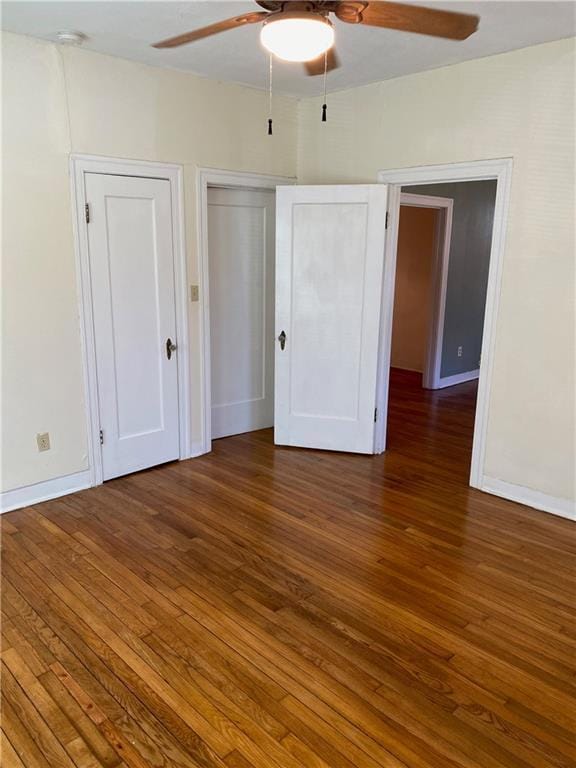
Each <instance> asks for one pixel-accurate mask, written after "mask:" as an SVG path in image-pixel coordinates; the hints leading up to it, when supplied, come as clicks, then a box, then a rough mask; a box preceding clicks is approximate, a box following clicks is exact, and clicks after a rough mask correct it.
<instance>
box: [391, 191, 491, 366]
mask: <svg viewBox="0 0 576 768" xmlns="http://www.w3.org/2000/svg"><path fill="white" fill-rule="evenodd" d="M402 191H403V192H410V193H411V194H416V195H418V194H419V195H435V196H437V197H451V198H452V199H453V200H454V217H453V221H452V241H451V245H450V263H449V267H448V286H447V291H446V314H445V317H444V338H443V344H442V365H441V375H442V377H445V376H454V375H455V374H458V373H465V372H466V371H473V370H475V369H476V368H478V363H479V360H480V351H481V347H482V327H483V323H484V306H485V304H486V286H487V284H488V266H489V262H490V247H491V243H492V224H493V221H494V203H495V201H496V182H495V181H465V182H458V183H454V184H426V185H421V186H416V187H403V188H402ZM459 346H461V347H462V357H458V347H459Z"/></svg>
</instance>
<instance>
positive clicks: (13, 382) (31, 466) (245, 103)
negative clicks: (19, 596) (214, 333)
mask: <svg viewBox="0 0 576 768" xmlns="http://www.w3.org/2000/svg"><path fill="white" fill-rule="evenodd" d="M2 62H3V94H2V97H3V118H4V119H3V128H4V131H3V145H2V157H3V169H2V187H3V242H2V250H3V264H2V299H3V318H2V319H3V349H2V353H3V359H2V374H3V381H2V406H3V412H2V418H3V423H2V439H3V440H2V442H3V455H2V489H3V490H8V489H11V488H16V487H20V486H24V485H29V484H32V483H37V482H40V481H43V480H48V479H51V478H54V477H58V476H60V475H66V474H72V473H74V472H78V471H80V470H83V469H85V468H86V467H87V446H86V426H85V423H86V419H85V411H84V395H83V381H82V367H81V351H80V335H79V321H78V301H77V294H76V273H75V260H74V249H73V239H72V219H71V206H70V188H69V178H68V157H69V153H70V152H80V153H87V154H99V155H109V156H114V157H124V158H138V159H144V160H158V161H166V162H174V163H179V164H182V165H183V166H184V185H185V207H186V237H187V250H188V263H189V280H190V282H191V283H194V282H197V281H198V263H197V254H196V231H195V226H196V199H195V182H196V167H197V166H208V167H218V168H225V169H230V170H247V171H255V172H261V173H271V174H279V175H287V176H291V175H295V172H296V119H297V104H296V101H295V100H293V99H288V98H277V99H275V121H274V128H275V134H274V136H273V137H268V136H267V135H266V128H267V124H266V117H267V114H266V109H267V99H266V95H265V94H263V93H261V92H258V91H255V90H252V89H248V88H242V87H239V86H235V85H229V84H223V83H219V82H216V81H211V80H206V79H202V78H198V77H195V76H193V75H189V74H184V73H180V72H176V71H172V70H167V69H159V68H155V67H146V66H144V65H140V64H135V63H132V62H128V61H123V60H121V59H117V58H111V57H107V56H101V55H98V54H94V53H90V52H88V51H82V50H77V49H69V48H61V47H57V46H54V45H51V44H48V43H44V42H40V41H37V40H33V39H32V38H26V37H22V36H19V35H12V34H4V35H2ZM197 312H198V305H197V304H194V305H190V324H191V333H190V344H191V385H192V393H193V395H192V439H193V440H199V439H200V436H201V435H200V411H199V399H198V396H197V394H195V393H197V392H198V391H199V387H200V381H199V363H200V360H199V337H198V315H197ZM44 431H49V432H50V436H51V441H52V450H50V451H48V452H46V453H38V451H37V449H36V433H37V432H44Z"/></svg>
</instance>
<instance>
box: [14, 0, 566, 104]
mask: <svg viewBox="0 0 576 768" xmlns="http://www.w3.org/2000/svg"><path fill="white" fill-rule="evenodd" d="M417 4H420V5H427V6H429V7H434V8H445V9H448V10H456V11H464V12H466V13H475V14H477V15H479V16H480V19H481V20H480V28H479V30H478V31H477V32H476V33H475V34H474V35H472V37H470V38H469V39H468V40H465V41H463V42H453V41H449V40H440V39H438V38H433V37H426V36H424V35H414V34H410V33H407V32H397V31H392V30H387V29H374V28H370V27H361V26H354V25H352V24H343V23H341V22H339V21H337V20H335V27H336V41H337V49H338V53H339V56H340V59H341V62H342V67H341V68H340V69H338V70H336V71H334V72H332V73H330V74H329V76H328V90H330V91H337V90H342V89H344V88H351V87H354V86H358V85H364V84H366V83H370V82H375V81H378V80H386V79H389V78H393V77H399V76H400V75H406V74H410V73H412V72H421V71H423V70H426V69H435V68H436V67H442V66H445V65H447V64H455V63H457V62H460V61H466V60H467V59H476V58H481V57H483V56H490V55H492V54H495V53H501V52H504V51H510V50H514V49H516V48H524V47H526V46H529V45H536V44H537V43H544V42H548V41H550V40H558V39H561V38H565V37H571V36H573V35H576V20H575V17H576V5H575V4H574V3H573V2H554V1H550V0H549V1H545V2H537V1H535V2H525V1H524V0H503V1H502V2H500V1H497V2H493V1H492V0H483V1H482V2H450V1H449V0H448V1H444V2H426V0H420V2H419V3H417ZM257 9H258V6H256V4H255V3H253V2H244V0H238V2H220V0H204V2H187V3H184V2H172V0H156V2H138V1H132V2H125V1H124V0H116V1H111V0H109V2H100V1H99V0H93V1H90V2H78V0H65V1H63V2H52V1H51V0H46V1H45V2H38V1H36V0H19V1H18V2H15V1H14V0H8V2H3V3H2V20H1V27H2V29H5V30H8V31H11V32H18V33H21V34H25V35H32V36H34V37H40V38H43V39H46V40H55V39H56V32H58V31H59V30H78V31H80V32H83V33H84V34H86V35H87V36H88V40H87V41H86V43H85V44H84V47H85V48H88V49H90V50H93V51H99V52H101V53H106V54H110V55H112V56H120V57H122V58H125V59H133V60H134V61H140V62H144V63H146V64H152V65H155V66H161V67H173V68H176V69H182V70H186V71H189V72H194V73H196V74H198V75H202V76H204V77H210V78H214V79H217V80H228V81H233V82H238V83H243V84H245V85H248V86H252V87H255V88H265V87H266V78H267V60H266V56H265V54H264V50H263V48H262V47H261V45H260V42H259V39H258V34H259V29H260V25H259V24H255V25H251V26H247V27H244V28H241V29H236V30H233V31H230V32H225V33H223V34H220V35H216V36H214V37H210V38H207V39H205V40H201V41H198V42H195V43H191V44H190V45H186V46H183V47H182V48H177V49H172V50H162V51H160V50H156V49H154V48H151V47H150V44H151V43H153V42H155V41H157V40H161V39H163V38H165V37H170V36H172V35H176V34H179V33H181V32H186V31H188V30H191V29H195V28H196V27H201V26H204V25H206V24H210V23H212V22H214V21H217V20H220V19H225V18H228V17H230V16H235V15H238V14H239V13H243V12H244V11H245V10H257ZM332 18H333V17H332ZM274 85H275V91H277V92H284V93H289V94H294V95H298V96H312V95H315V94H318V93H320V92H321V90H322V78H321V77H306V76H305V75H304V74H303V70H302V67H301V65H299V64H288V63H285V62H278V63H277V64H276V65H275V70H274Z"/></svg>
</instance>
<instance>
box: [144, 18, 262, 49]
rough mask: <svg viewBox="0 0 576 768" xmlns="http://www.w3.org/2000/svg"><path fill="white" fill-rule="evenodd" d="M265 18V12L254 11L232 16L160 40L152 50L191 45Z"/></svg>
mask: <svg viewBox="0 0 576 768" xmlns="http://www.w3.org/2000/svg"><path fill="white" fill-rule="evenodd" d="M267 16H268V14H267V13H266V12H265V11H256V12H255V13H245V14H244V15H243V16H234V17H233V18H232V19H226V20H225V21H217V22H216V23H215V24H210V25H209V26H208V27H202V28H201V29H195V30H193V31H192V32H185V33H184V34H183V35H177V36H176V37H169V38H168V39H167V40H161V41H160V42H159V43H154V45H153V46H152V48H176V47H178V46H179V45H185V44H186V43H193V42H194V41H195V40H202V38H204V37H210V35H217V34H218V33H219V32H226V31H227V30H229V29H236V27H243V26H244V25H245V24H256V23H257V22H258V21H263V20H264V19H265V18H266V17H267Z"/></svg>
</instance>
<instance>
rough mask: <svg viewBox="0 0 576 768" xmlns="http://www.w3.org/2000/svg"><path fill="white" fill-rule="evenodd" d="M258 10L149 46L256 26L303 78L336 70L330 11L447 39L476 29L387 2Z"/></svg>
mask: <svg viewBox="0 0 576 768" xmlns="http://www.w3.org/2000/svg"><path fill="white" fill-rule="evenodd" d="M256 2H257V4H258V5H259V6H260V7H261V8H264V9H265V10H264V11H254V12H253V13H244V14H242V15H240V16H234V17H233V18H231V19H225V20H224V21H218V22H216V23H215V24H210V25H209V26H207V27H202V28H201V29H195V30H193V31H192V32H184V34H181V35H177V36H176V37H170V38H168V39H167V40H161V41H160V42H158V43H154V45H153V47H154V48H176V47H178V46H180V45H186V44H187V43H192V42H194V41H195V40H201V39H202V38H205V37H210V36H211V35H216V34H218V33H219V32H226V31H227V30H229V29H236V28H237V27H243V26H245V25H246V24H258V23H260V22H261V23H262V25H263V26H262V30H261V33H260V40H261V42H262V44H263V46H264V47H265V48H266V49H267V50H268V51H269V52H270V53H272V54H274V55H275V56H278V57H279V58H281V59H284V60H287V61H301V62H303V63H304V65H305V67H306V71H307V73H308V74H309V75H320V74H323V73H324V72H325V68H326V70H328V71H329V70H332V69H336V68H337V67H338V66H340V64H339V61H338V56H337V55H336V52H335V51H334V28H333V26H332V23H331V21H330V18H329V16H330V14H331V13H333V14H334V15H335V16H336V18H337V19H339V20H340V21H343V22H346V23H347V24H364V25H366V26H369V27H383V28H385V29H397V30H401V31H404V32H415V33H417V34H420V35H433V36H434V37H444V38H447V39H448V40H465V39H466V38H467V37H469V36H470V35H471V34H472V33H473V32H475V31H476V29H477V28H478V21H479V19H478V16H473V15H470V14H466V13H453V12H452V11H439V10H436V9H434V8H423V7H420V6H417V5H405V4H403V3H393V2H356V0H333V1H332V0H315V1H314V2H294V1H293V0H291V1H290V2H281V0H256Z"/></svg>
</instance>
